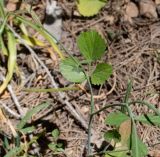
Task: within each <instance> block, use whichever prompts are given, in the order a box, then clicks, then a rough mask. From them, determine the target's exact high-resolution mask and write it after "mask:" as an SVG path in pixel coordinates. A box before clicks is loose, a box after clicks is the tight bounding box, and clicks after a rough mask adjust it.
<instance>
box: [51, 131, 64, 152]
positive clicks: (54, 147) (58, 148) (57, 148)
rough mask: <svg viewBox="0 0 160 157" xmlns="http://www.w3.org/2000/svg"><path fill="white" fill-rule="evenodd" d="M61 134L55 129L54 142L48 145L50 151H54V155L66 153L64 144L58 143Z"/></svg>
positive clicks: (53, 133)
mask: <svg viewBox="0 0 160 157" xmlns="http://www.w3.org/2000/svg"><path fill="white" fill-rule="evenodd" d="M59 135H60V132H59V130H58V129H54V130H53V131H52V137H53V142H52V143H50V144H48V147H49V149H51V150H52V151H53V154H59V153H61V152H63V151H64V149H63V148H62V147H63V144H62V143H58V141H57V140H58V138H59Z"/></svg>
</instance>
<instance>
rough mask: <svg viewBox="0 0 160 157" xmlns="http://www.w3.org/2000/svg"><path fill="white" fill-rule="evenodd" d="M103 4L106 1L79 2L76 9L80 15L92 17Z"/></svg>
mask: <svg viewBox="0 0 160 157" xmlns="http://www.w3.org/2000/svg"><path fill="white" fill-rule="evenodd" d="M105 4H106V0H79V1H78V3H77V7H78V11H79V12H80V14H81V15H83V16H93V15H96V14H97V13H98V12H99V10H100V9H101V8H102V7H104V6H105Z"/></svg>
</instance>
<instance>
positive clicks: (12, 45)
mask: <svg viewBox="0 0 160 157" xmlns="http://www.w3.org/2000/svg"><path fill="white" fill-rule="evenodd" d="M27 15H29V16H27ZM30 16H31V17H30ZM33 21H34V22H33ZM11 24H12V25H11ZM26 27H31V28H32V29H34V30H35V31H36V32H38V33H40V34H41V35H42V36H43V37H44V38H45V39H46V40H47V41H48V42H49V43H50V44H51V46H52V47H53V49H54V50H55V52H57V53H58V55H59V57H60V58H64V56H63V53H62V52H61V51H60V50H59V48H58V46H57V42H56V40H55V39H54V37H53V36H52V35H51V34H49V33H48V32H47V31H46V30H45V29H44V28H43V26H42V25H41V22H40V21H39V18H38V16H37V15H36V13H35V12H34V11H33V10H31V9H30V8H29V7H26V9H25V10H16V11H14V12H8V11H7V9H5V6H4V0H1V3H0V49H1V51H0V52H2V54H1V55H3V56H5V58H7V59H6V60H5V62H7V68H6V69H7V73H6V77H5V79H4V81H3V83H2V84H1V86H0V94H2V92H3V91H4V90H5V88H6V87H7V85H8V83H9V82H10V81H11V79H12V76H13V74H14V73H15V72H16V73H18V72H17V69H18V68H17V67H18V65H17V61H16V59H17V53H18V49H17V48H18V46H20V45H24V46H26V45H29V46H41V47H44V46H45V44H44V43H42V42H41V41H40V40H38V39H36V38H35V37H32V36H31V34H29V33H28V31H27V28H26ZM16 32H18V33H16ZM17 34H18V36H19V38H18V36H17ZM6 41H8V42H7V44H6ZM1 63H2V61H0V64H1ZM1 66H2V64H1Z"/></svg>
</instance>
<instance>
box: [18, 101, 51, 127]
mask: <svg viewBox="0 0 160 157" xmlns="http://www.w3.org/2000/svg"><path fill="white" fill-rule="evenodd" d="M49 105H50V104H48V103H43V104H41V105H38V106H36V107H34V108H33V109H31V110H29V111H28V112H27V113H26V115H25V116H24V117H23V118H22V120H21V121H20V122H19V123H18V125H17V129H19V130H20V129H22V128H23V127H24V126H25V124H26V123H27V121H28V120H30V119H31V117H32V116H33V115H34V114H36V113H38V112H39V111H40V110H42V109H45V108H47V107H48V106H49Z"/></svg>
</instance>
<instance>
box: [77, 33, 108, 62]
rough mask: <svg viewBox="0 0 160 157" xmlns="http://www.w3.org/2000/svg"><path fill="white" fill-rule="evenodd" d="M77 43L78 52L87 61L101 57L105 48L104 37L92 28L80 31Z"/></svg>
mask: <svg viewBox="0 0 160 157" xmlns="http://www.w3.org/2000/svg"><path fill="white" fill-rule="evenodd" d="M77 44H78V47H79V49H80V52H81V53H82V54H83V56H84V57H85V58H86V59H87V60H89V61H92V60H97V59H99V58H101V57H102V55H103V54H104V53H105V49H106V44H105V41H104V39H103V38H102V37H101V35H99V34H98V33H97V32H96V31H94V30H92V31H88V32H83V33H81V34H80V36H79V37H78V39H77Z"/></svg>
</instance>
